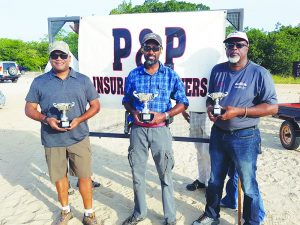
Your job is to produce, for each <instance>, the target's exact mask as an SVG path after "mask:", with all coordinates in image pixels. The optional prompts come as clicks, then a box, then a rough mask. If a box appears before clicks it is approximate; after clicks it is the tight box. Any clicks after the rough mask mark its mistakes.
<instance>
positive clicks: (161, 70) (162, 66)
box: [140, 61, 165, 75]
mask: <svg viewBox="0 0 300 225" xmlns="http://www.w3.org/2000/svg"><path fill="white" fill-rule="evenodd" d="M158 63H159V68H158V70H157V71H156V73H155V74H157V73H165V66H164V65H163V64H162V63H161V62H160V61H158ZM140 74H144V75H145V74H149V73H148V72H147V71H146V68H145V67H144V66H141V70H140ZM155 74H153V75H155Z"/></svg>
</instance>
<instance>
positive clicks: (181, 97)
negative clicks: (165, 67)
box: [171, 73, 189, 107]
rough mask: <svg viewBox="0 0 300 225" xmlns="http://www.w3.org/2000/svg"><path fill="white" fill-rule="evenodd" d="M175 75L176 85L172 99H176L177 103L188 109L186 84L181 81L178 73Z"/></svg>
mask: <svg viewBox="0 0 300 225" xmlns="http://www.w3.org/2000/svg"><path fill="white" fill-rule="evenodd" d="M174 74H175V85H174V90H173V92H172V94H171V98H172V99H174V100H175V101H176V103H182V104H184V105H185V106H186V107H188V106H189V100H188V99H187V97H186V94H185V88H184V84H183V82H182V80H181V79H180V77H179V76H178V74H177V73H174Z"/></svg>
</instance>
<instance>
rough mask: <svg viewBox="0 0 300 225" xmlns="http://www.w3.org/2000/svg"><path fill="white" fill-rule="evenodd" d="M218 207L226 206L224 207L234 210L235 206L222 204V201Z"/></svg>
mask: <svg viewBox="0 0 300 225" xmlns="http://www.w3.org/2000/svg"><path fill="white" fill-rule="evenodd" d="M220 207H221V208H226V209H234V210H236V207H233V206H229V205H226V204H224V203H222V202H220Z"/></svg>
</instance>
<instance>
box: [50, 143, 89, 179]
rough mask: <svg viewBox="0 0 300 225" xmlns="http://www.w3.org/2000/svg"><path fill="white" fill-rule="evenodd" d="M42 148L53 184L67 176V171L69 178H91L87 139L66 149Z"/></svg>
mask: <svg viewBox="0 0 300 225" xmlns="http://www.w3.org/2000/svg"><path fill="white" fill-rule="evenodd" d="M44 148H45V156H46V161H47V165H48V171H49V175H50V180H51V182H53V183H55V182H56V181H58V180H60V179H62V178H63V177H64V176H66V175H67V172H68V170H69V174H70V175H71V176H76V177H79V178H88V177H91V175H92V168H91V164H92V161H91V145H90V139H89V137H86V138H85V139H83V140H82V141H80V142H78V143H76V144H74V145H71V146H68V147H53V148H47V147H44ZM68 160H69V168H68Z"/></svg>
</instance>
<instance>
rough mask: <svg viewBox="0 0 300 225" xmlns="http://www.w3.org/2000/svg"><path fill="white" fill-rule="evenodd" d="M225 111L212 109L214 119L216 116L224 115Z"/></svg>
mask: <svg viewBox="0 0 300 225" xmlns="http://www.w3.org/2000/svg"><path fill="white" fill-rule="evenodd" d="M225 111H226V110H225V109H221V108H220V109H214V111H213V115H214V116H215V117H217V116H221V115H223V114H224V113H225Z"/></svg>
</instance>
